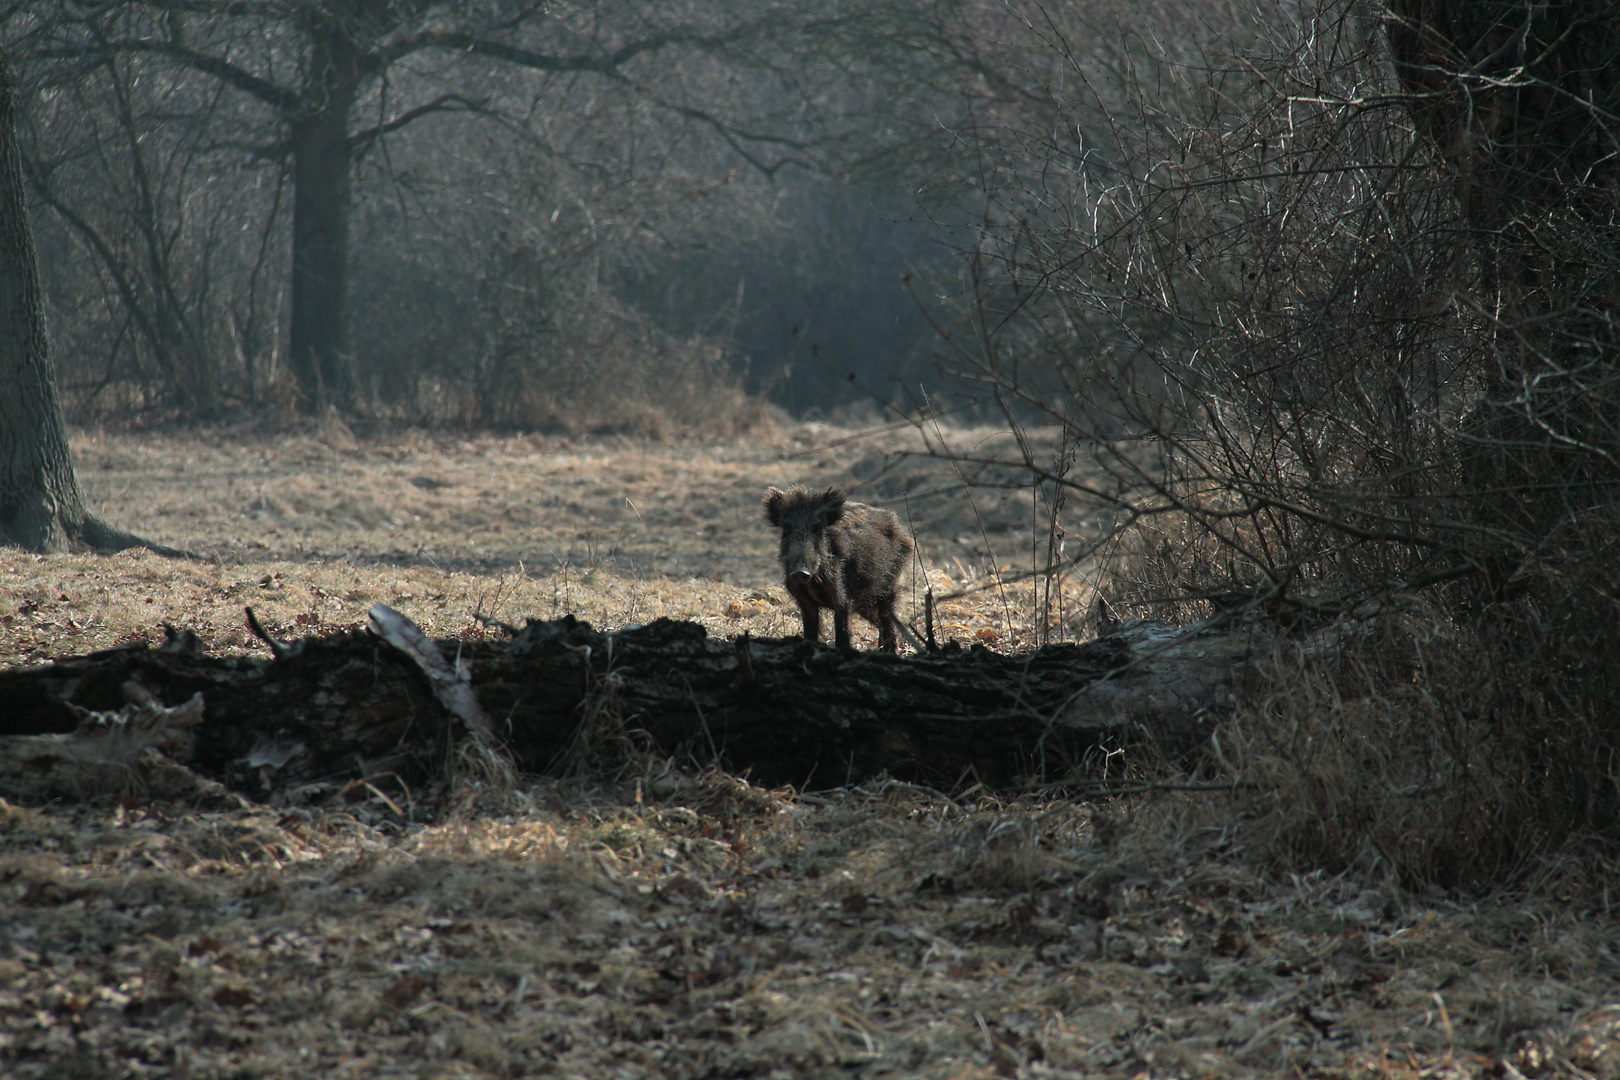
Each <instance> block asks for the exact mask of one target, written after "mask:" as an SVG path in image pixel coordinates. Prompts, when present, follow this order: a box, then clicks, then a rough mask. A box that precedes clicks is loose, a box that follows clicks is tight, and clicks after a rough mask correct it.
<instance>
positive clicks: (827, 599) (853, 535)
mask: <svg viewBox="0 0 1620 1080" xmlns="http://www.w3.org/2000/svg"><path fill="white" fill-rule="evenodd" d="M765 520H766V521H768V522H770V523H771V524H772V525H774V526H775V527H776V528H778V529H781V530H782V573H783V574H784V575H785V576H786V584H787V591H788V592H789V593H790V594H792V596H793V599H794V600H796V601H798V604H799V612H800V614H802V615H803V616H804V636H805V637H806V638H807V639H808V640H810V641H817V640H819V639H820V637H821V609H822V608H831V609H832V613H833V639H834V641H835V642H836V643H837V645H838V647H839V648H840V649H844V648H848V647H849V643H850V642H849V613H850V612H851V611H853V612H855V613H856V614H857V615H859V616H861V618H863V619H865V620H867V621H868V622H870V623H872V624H873V625H875V626H876V627H877V628H878V648H880V649H882V650H883V651H884V652H891V653H892V652H895V651H897V647H898V642H897V640H896V638H895V631H896V628H898V627H899V626H900V623H899V620H898V619H896V617H895V614H894V605H895V600H896V589H897V586H898V585H899V582H900V572H901V571H902V570H903V569H905V565H906V562H907V560H909V559H910V558H911V553H912V551H913V550H915V548H916V546H917V545H916V543H915V541H913V540H912V539H911V534H909V533H908V532H906V530H905V528H904V527H903V526H902V525H901V524H900V519H899V518H897V517H895V516H894V512H893V511H890V510H880V509H878V508H877V507H875V506H867V505H866V504H865V503H858V502H849V501H848V500H847V499H845V497H844V492H843V490H842V489H840V488H837V487H830V488H827V489H826V490H824V491H810V490H808V489H806V488H802V487H790V488H788V489H787V490H786V491H783V490H781V489H780V488H774V487H773V488H767V489H766V491H765ZM906 636H907V637H908V638H912V637H913V635H911V634H907V635H906Z"/></svg>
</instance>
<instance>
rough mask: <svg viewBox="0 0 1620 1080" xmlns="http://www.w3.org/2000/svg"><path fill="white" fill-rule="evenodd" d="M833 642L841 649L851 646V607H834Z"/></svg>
mask: <svg viewBox="0 0 1620 1080" xmlns="http://www.w3.org/2000/svg"><path fill="white" fill-rule="evenodd" d="M833 644H835V645H837V646H838V647H839V648H840V649H847V648H850V640H849V608H847V607H841V608H833Z"/></svg>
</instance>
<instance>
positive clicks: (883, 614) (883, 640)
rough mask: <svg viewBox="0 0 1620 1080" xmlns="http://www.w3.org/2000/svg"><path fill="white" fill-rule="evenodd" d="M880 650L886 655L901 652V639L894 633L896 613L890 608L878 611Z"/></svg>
mask: <svg viewBox="0 0 1620 1080" xmlns="http://www.w3.org/2000/svg"><path fill="white" fill-rule="evenodd" d="M878 649H879V651H881V652H886V653H898V652H899V651H900V639H899V638H898V637H897V636H896V635H895V632H894V612H893V611H891V610H889V609H888V608H882V609H880V610H879V611H878Z"/></svg>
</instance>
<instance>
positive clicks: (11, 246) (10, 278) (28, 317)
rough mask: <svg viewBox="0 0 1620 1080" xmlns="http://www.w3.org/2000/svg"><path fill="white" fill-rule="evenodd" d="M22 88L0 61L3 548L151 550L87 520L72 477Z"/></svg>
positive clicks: (0, 473)
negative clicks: (27, 187) (19, 123)
mask: <svg viewBox="0 0 1620 1080" xmlns="http://www.w3.org/2000/svg"><path fill="white" fill-rule="evenodd" d="M18 89H19V86H18V79H17V69H16V68H15V67H13V66H12V64H11V60H10V58H9V57H7V56H6V55H5V53H4V52H0V543H4V544H17V545H19V546H21V547H23V548H24V549H26V550H28V551H61V550H65V549H68V548H71V547H90V548H95V549H98V550H118V549H122V548H128V547H140V546H151V545H148V544H146V542H145V541H143V540H141V539H139V538H138V537H135V536H131V535H130V534H129V533H126V532H123V531H122V530H119V529H115V528H112V527H111V526H109V525H107V524H105V523H104V522H102V521H101V520H100V519H98V518H96V517H95V516H94V515H92V514H90V513H89V512H88V511H87V510H86V509H85V506H84V497H83V496H82V495H81V494H80V493H79V484H78V480H77V479H76V478H75V477H74V474H73V460H72V458H71V457H70V456H69V453H68V441H67V431H66V428H65V426H64V424H63V421H62V406H61V403H60V401H58V399H57V396H56V380H55V378H54V377H53V375H52V372H51V366H50V348H49V342H48V341H47V339H46V336H45V302H44V297H43V295H42V294H41V292H40V283H39V265H38V263H37V262H36V260H35V255H34V235H33V228H32V226H31V225H30V223H29V220H28V203H27V199H26V198H25V196H24V192H23V173H22V155H21V153H20V152H19V148H18V146H17V129H16V109H17V96H18ZM155 550H161V551H164V552H168V549H162V548H158V549H155Z"/></svg>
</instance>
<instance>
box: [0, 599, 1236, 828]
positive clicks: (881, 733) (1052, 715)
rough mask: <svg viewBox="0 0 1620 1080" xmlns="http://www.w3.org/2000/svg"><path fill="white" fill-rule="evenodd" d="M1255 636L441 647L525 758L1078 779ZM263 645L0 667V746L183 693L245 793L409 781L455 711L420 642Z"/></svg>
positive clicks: (1200, 726) (207, 767)
mask: <svg viewBox="0 0 1620 1080" xmlns="http://www.w3.org/2000/svg"><path fill="white" fill-rule="evenodd" d="M1256 644H1257V642H1256V641H1255V640H1254V639H1252V638H1251V637H1249V636H1247V635H1244V634H1203V635H1197V636H1196V639H1194V637H1193V636H1190V635H1187V634H1185V633H1183V632H1177V631H1170V630H1168V629H1166V628H1158V629H1157V631H1156V632H1149V633H1143V634H1136V635H1130V634H1126V635H1121V636H1115V637H1109V638H1104V639H1102V640H1099V641H1094V642H1090V643H1087V644H1084V645H1074V644H1066V645H1054V646H1048V647H1047V648H1045V649H1041V650H1040V651H1038V652H1035V653H1030V654H1026V655H1021V656H1005V655H1001V654H998V653H993V652H990V651H989V650H986V649H984V648H982V647H976V648H973V649H958V650H955V651H950V652H943V653H939V654H934V655H928V656H905V657H899V656H890V655H887V654H880V653H852V652H842V651H839V650H836V649H831V648H827V647H825V646H822V645H818V644H815V643H811V642H806V641H804V640H803V639H802V638H790V639H781V640H773V639H760V640H752V641H751V640H748V639H747V638H742V639H739V640H737V641H732V642H727V641H716V640H714V639H711V638H709V637H708V635H707V633H706V632H705V630H704V628H703V627H701V626H698V625H696V624H693V623H681V622H672V621H669V620H659V621H658V622H656V623H653V624H651V625H649V626H646V627H642V628H638V629H632V630H626V631H623V632H620V633H616V634H606V633H600V632H598V631H595V630H593V629H592V628H591V627H590V626H589V625H588V624H586V623H582V622H577V621H576V620H574V619H573V618H572V617H568V618H564V619H561V620H558V621H555V622H531V623H530V624H529V625H528V626H527V627H526V628H525V629H524V630H523V631H522V632H520V633H519V634H518V636H517V637H516V638H515V639H513V640H512V641H510V642H500V643H496V642H459V643H458V642H441V643H440V648H441V649H442V650H444V652H445V654H446V655H447V656H449V655H455V656H457V657H458V659H459V660H460V661H462V662H464V663H466V664H467V665H468V666H469V667H470V680H469V684H470V688H471V690H472V692H473V693H474V694H475V695H476V698H477V701H478V702H479V703H480V705H481V710H478V711H480V712H481V713H482V715H484V716H487V717H489V718H493V720H494V727H495V729H496V730H495V734H496V737H497V738H499V739H500V740H502V741H503V743H504V750H505V752H506V754H507V755H508V756H509V757H510V759H511V761H512V762H513V763H514V764H516V766H517V767H518V768H519V769H521V770H522V771H524V772H528V773H545V772H557V771H569V770H584V771H604V770H606V771H611V770H613V769H615V768H618V767H620V766H623V765H634V764H635V763H636V762H638V761H643V762H644V761H645V760H646V758H647V756H648V755H651V756H653V757H655V758H657V759H663V758H667V757H675V758H678V759H681V760H687V761H698V762H705V763H707V762H714V763H717V764H719V765H721V766H723V767H725V768H726V769H728V770H730V771H732V772H735V773H741V774H746V775H749V776H750V777H752V778H753V779H754V780H756V781H757V782H761V783H765V784H771V785H776V784H793V785H796V786H810V787H827V786H834V785H841V784H846V783H858V782H860V781H862V780H865V779H868V778H870V777H873V776H875V775H878V774H881V773H887V774H889V775H892V776H895V777H898V778H901V779H905V780H914V781H919V782H924V783H930V784H935V785H940V786H944V787H954V786H957V785H961V784H971V783H983V784H985V785H987V786H990V787H1001V788H1006V787H1011V786H1016V785H1020V784H1024V783H1028V782H1046V781H1073V780H1076V779H1077V778H1083V777H1086V776H1088V775H1089V774H1090V771H1091V769H1090V764H1091V763H1092V762H1093V761H1094V760H1095V754H1094V751H1095V750H1096V749H1097V748H1098V747H1099V746H1114V745H1121V744H1123V743H1124V742H1125V741H1127V740H1130V741H1135V742H1141V741H1142V740H1144V739H1149V740H1151V741H1153V742H1155V743H1156V744H1157V745H1158V747H1159V749H1160V750H1162V751H1164V752H1168V753H1170V754H1181V753H1186V752H1189V751H1191V750H1193V749H1194V748H1195V747H1197V746H1199V745H1201V743H1202V741H1203V740H1204V739H1205V737H1206V736H1207V731H1208V723H1209V719H1210V716H1211V715H1212V714H1218V713H1219V712H1221V711H1223V709H1225V708H1226V707H1227V706H1228V705H1229V702H1230V700H1231V697H1230V694H1229V693H1228V692H1227V691H1228V689H1229V688H1230V685H1231V683H1232V680H1233V678H1234V677H1235V676H1236V675H1237V674H1238V673H1240V672H1241V671H1242V670H1243V668H1244V666H1245V665H1246V662H1247V658H1248V655H1249V652H1250V650H1251V649H1253V648H1254V647H1255V646H1256ZM1258 644H1262V645H1263V643H1258ZM276 648H277V653H278V655H277V657H276V658H275V659H272V660H260V659H252V658H243V657H234V658H223V659H221V658H210V657H207V656H205V655H202V653H201V651H200V649H198V648H195V647H190V648H188V647H186V644H185V640H184V638H182V637H176V638H175V639H174V640H173V641H171V644H170V645H168V646H165V647H163V648H161V649H148V648H145V647H136V648H124V649H118V650H113V651H110V652H106V653H100V654H96V655H93V656H87V657H79V658H71V659H64V660H59V661H57V662H55V663H53V664H51V665H49V666H46V667H40V668H33V669H28V670H23V671H14V672H5V673H0V718H4V720H3V721H0V735H3V736H9V737H10V739H9V740H7V739H0V757H5V756H8V755H9V756H17V755H18V754H21V753H24V748H27V749H26V753H28V754H30V755H33V756H34V757H38V756H39V755H40V754H47V755H49V756H53V759H54V758H56V757H61V756H62V750H61V747H60V746H59V745H57V743H51V744H50V745H49V746H48V747H46V749H44V750H41V749H40V748H39V744H38V740H39V739H40V737H42V736H43V737H46V738H51V739H57V740H60V738H61V736H62V735H63V734H66V733H70V732H73V731H74V730H76V729H79V728H81V726H82V722H83V716H84V711H85V710H91V711H94V712H97V713H102V714H111V713H113V712H116V711H117V710H121V709H125V708H126V706H127V705H128V703H130V702H135V703H137V704H140V705H141V706H142V707H150V706H153V705H154V704H156V705H159V706H163V705H169V706H173V705H177V704H180V703H185V702H189V701H191V700H192V699H193V697H194V696H195V695H197V694H201V695H202V701H203V702H204V706H203V712H204V715H203V719H202V721H201V722H200V723H198V724H196V725H195V727H194V728H192V729H191V730H192V736H191V741H190V743H189V749H188V751H187V753H188V755H189V756H188V758H187V762H188V764H189V765H190V766H191V767H192V768H193V769H194V770H195V771H196V772H197V773H198V774H199V775H200V776H202V777H204V778H206V779H208V780H211V781H217V782H219V783H222V784H224V785H225V786H226V787H228V788H229V789H231V790H233V791H236V792H238V793H240V794H243V795H246V796H249V797H252V798H256V799H266V798H283V799H292V800H302V799H315V798H318V797H321V796H322V795H327V794H331V793H333V792H335V791H338V790H341V789H343V788H344V787H345V786H346V785H348V784H349V783H350V782H351V781H353V780H355V779H357V778H360V777H370V778H373V779H375V778H377V777H388V778H389V782H394V781H398V782H401V783H402V784H403V785H404V786H405V787H406V789H408V790H412V791H414V792H417V793H420V792H421V791H422V790H423V785H424V784H431V783H432V782H433V781H435V780H437V779H440V778H442V777H443V775H444V771H445V766H446V764H447V762H449V761H450V760H452V759H453V756H454V754H453V751H454V749H455V745H456V743H457V742H458V738H459V737H465V736H467V735H468V727H469V725H473V724H474V721H472V720H468V719H467V715H468V713H467V710H466V709H461V710H456V711H452V709H451V708H446V706H445V704H444V703H443V701H444V698H443V695H444V694H445V692H446V688H445V687H444V686H443V685H436V684H435V683H434V682H433V681H431V680H430V678H429V677H428V675H426V674H424V672H423V670H422V668H421V667H419V666H418V663H419V661H417V660H413V659H412V658H411V657H409V656H407V655H406V653H404V652H401V651H399V650H397V649H395V648H393V647H390V646H389V645H387V644H385V643H384V641H382V640H381V639H379V638H377V637H375V636H372V635H370V634H365V633H357V634H348V635H339V636H336V637H331V638H312V639H308V640H306V641H304V642H300V643H296V644H294V645H291V646H286V645H282V644H281V643H277V646H276ZM444 681H445V678H444V677H443V673H442V672H441V673H440V679H439V682H440V683H441V684H442V683H443V682H444ZM19 739H23V740H25V741H22V742H19V741H18V740H19ZM26 740H33V741H26ZM8 741H9V742H10V744H11V745H10V746H9V747H8V746H7V745H6V743H7V742H8ZM378 782H381V781H378ZM3 784H4V777H3V775H0V785H3ZM64 793H65V794H72V792H71V791H66V792H64ZM26 794H27V793H26V792H18V791H13V792H11V793H7V792H6V791H4V790H0V795H6V797H8V798H9V797H14V796H18V797H21V796H24V795H26ZM36 794H37V792H36Z"/></svg>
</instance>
